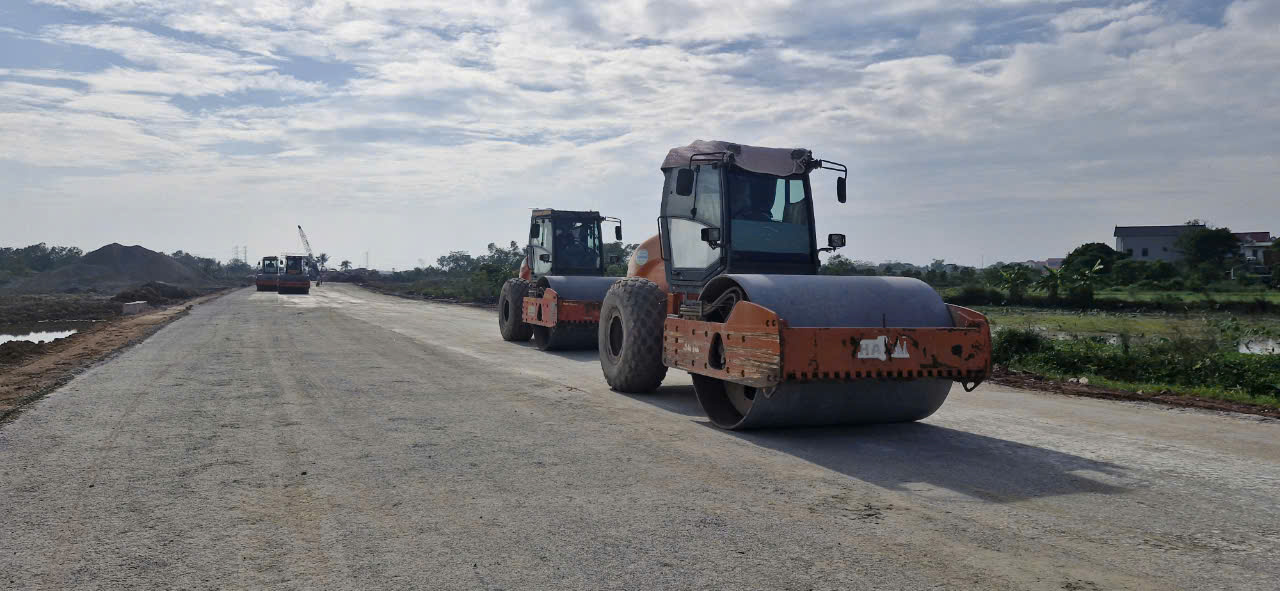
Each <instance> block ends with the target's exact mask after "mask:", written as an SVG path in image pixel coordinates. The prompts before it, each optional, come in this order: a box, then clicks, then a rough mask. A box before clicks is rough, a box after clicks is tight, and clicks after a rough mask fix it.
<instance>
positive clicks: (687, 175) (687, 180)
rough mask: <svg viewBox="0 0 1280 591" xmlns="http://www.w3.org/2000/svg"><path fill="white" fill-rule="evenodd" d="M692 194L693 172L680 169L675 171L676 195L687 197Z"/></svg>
mask: <svg viewBox="0 0 1280 591" xmlns="http://www.w3.org/2000/svg"><path fill="white" fill-rule="evenodd" d="M692 194H693V170H692V169H688V168H681V169H680V170H677V171H676V195H679V196H681V197H688V196H690V195H692Z"/></svg>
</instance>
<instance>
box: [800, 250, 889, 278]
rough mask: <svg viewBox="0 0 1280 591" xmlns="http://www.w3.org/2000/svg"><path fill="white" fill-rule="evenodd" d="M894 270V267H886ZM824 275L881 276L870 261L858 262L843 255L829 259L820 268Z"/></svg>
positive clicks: (835, 255) (819, 270) (832, 256)
mask: <svg viewBox="0 0 1280 591" xmlns="http://www.w3.org/2000/svg"><path fill="white" fill-rule="evenodd" d="M886 268H887V269H888V268H892V266H888V267H886ZM818 273H820V274H822V275H879V273H878V272H877V271H876V267H875V265H874V264H872V263H870V262H869V261H856V260H852V259H849V258H847V257H845V256H844V255H841V254H833V255H831V256H829V257H827V261H826V262H825V263H822V266H821V267H819V268H818Z"/></svg>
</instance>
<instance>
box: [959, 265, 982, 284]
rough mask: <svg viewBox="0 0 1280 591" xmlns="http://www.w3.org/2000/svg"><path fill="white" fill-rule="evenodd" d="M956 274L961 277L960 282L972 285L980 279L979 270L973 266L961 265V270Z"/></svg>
mask: <svg viewBox="0 0 1280 591" xmlns="http://www.w3.org/2000/svg"><path fill="white" fill-rule="evenodd" d="M956 276H957V278H959V280H960V283H962V284H964V285H972V284H974V283H975V282H977V280H978V270H977V269H974V268H973V267H960V270H959V271H957V272H956Z"/></svg>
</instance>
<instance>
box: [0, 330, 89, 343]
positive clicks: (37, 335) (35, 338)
mask: <svg viewBox="0 0 1280 591" xmlns="http://www.w3.org/2000/svg"><path fill="white" fill-rule="evenodd" d="M77 332H80V331H78V330H74V329H72V330H42V331H34V332H28V333H22V334H3V333H0V345H3V344H5V343H7V342H9V341H29V342H32V343H49V342H52V341H56V340H58V339H65V338H67V337H69V336H71V335H73V334H76V333H77Z"/></svg>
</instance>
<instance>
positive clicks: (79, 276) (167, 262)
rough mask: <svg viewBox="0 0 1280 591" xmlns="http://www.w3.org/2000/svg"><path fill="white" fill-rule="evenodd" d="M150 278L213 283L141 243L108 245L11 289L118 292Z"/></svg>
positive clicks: (188, 284) (191, 283) (192, 284)
mask: <svg viewBox="0 0 1280 591" xmlns="http://www.w3.org/2000/svg"><path fill="white" fill-rule="evenodd" d="M149 281H160V282H164V283H169V284H173V285H180V286H184V287H197V288H198V287H208V286H210V285H211V282H210V281H209V279H208V278H206V277H204V276H203V275H201V274H200V273H198V272H196V271H194V270H192V269H189V268H187V267H185V266H183V265H182V263H179V262H178V261H176V260H174V259H173V258H171V257H170V256H168V255H166V254H163V253H159V252H155V251H153V250H148V249H146V248H143V247H141V246H136V245H135V246H124V245H121V244H108V245H106V246H104V247H102V248H99V249H98V250H95V251H93V252H91V253H89V254H86V255H84V256H83V257H81V258H80V260H79V261H78V262H76V263H74V264H71V265H67V266H65V267H60V268H58V269H54V270H53V271H48V272H45V273H40V274H39V275H34V276H32V277H28V278H26V279H23V280H21V281H18V282H16V283H14V284H13V285H12V286H10V287H9V288H8V289H7V291H11V292H15V293H66V292H71V293H74V292H77V291H99V292H107V293H111V292H115V291H120V290H122V289H126V288H128V287H130V286H134V285H137V284H139V283H144V282H149Z"/></svg>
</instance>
